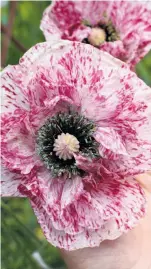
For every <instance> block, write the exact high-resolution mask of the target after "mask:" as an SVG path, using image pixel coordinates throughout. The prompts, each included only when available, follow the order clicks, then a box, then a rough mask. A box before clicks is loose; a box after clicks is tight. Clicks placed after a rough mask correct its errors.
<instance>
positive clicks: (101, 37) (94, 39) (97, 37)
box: [88, 27, 106, 47]
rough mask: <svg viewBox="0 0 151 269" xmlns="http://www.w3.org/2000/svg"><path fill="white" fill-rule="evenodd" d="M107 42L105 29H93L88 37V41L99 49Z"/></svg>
mask: <svg viewBox="0 0 151 269" xmlns="http://www.w3.org/2000/svg"><path fill="white" fill-rule="evenodd" d="M105 40H106V33H105V31H104V30H103V29H101V28H98V27H95V28H92V30H91V33H90V34H89V36H88V41H89V42H90V44H91V45H93V46H95V47H99V46H100V45H101V44H102V43H104V41H105Z"/></svg>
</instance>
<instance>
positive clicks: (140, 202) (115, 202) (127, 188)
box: [32, 178, 146, 250]
mask: <svg viewBox="0 0 151 269" xmlns="http://www.w3.org/2000/svg"><path fill="white" fill-rule="evenodd" d="M85 190H86V191H88V192H89V194H90V196H91V200H90V201H89V202H88V201H87V200H86V199H84V197H83V195H82V196H81V197H79V199H78V200H77V201H75V202H73V205H72V211H71V209H70V211H69V213H68V214H67V212H66V213H65V211H64V212H63V213H62V214H60V218H61V220H62V221H64V214H67V215H66V217H67V216H68V217H69V216H70V222H69V223H70V226H71V225H73V226H75V229H73V232H71V227H69V226H68V228H69V229H67V228H66V229H65V232H64V229H62V230H61V229H55V228H54V224H55V223H54V221H53V223H52V218H51V217H50V215H51V214H50V212H48V211H46V210H45V209H44V207H42V205H41V204H40V203H39V202H37V203H35V202H32V207H33V209H34V211H35V214H36V215H37V218H38V222H39V223H40V225H41V227H42V229H43V231H44V234H45V236H46V238H47V240H48V241H49V242H50V243H52V244H54V245H55V246H57V247H61V248H65V249H67V250H72V249H76V248H83V247H91V246H98V245H99V244H100V242H101V241H103V240H106V239H109V240H111V239H115V238H116V237H119V236H120V235H121V234H122V233H123V232H127V231H128V230H129V229H132V228H133V227H135V225H136V224H137V222H138V221H139V220H140V218H142V217H143V216H144V214H145V203H146V200H145V197H144V193H143V191H142V189H141V188H140V186H139V185H138V183H136V181H135V180H133V179H130V178H129V179H127V180H124V181H123V182H122V183H120V182H119V181H112V182H105V180H103V181H99V182H98V184H96V185H95V184H93V185H91V183H89V184H88V183H87V182H85ZM111 205H112V206H111ZM70 206H71V205H70ZM119 208H120V209H119ZM73 209H74V210H73ZM66 210H67V211H68V210H69V208H68V207H67V208H66ZM76 212H78V214H77V216H76V215H75V214H76ZM72 217H74V222H71V219H72ZM77 218H78V225H79V226H81V227H83V228H84V227H87V229H86V230H85V229H84V230H83V231H82V232H81V233H80V232H79V229H77V227H76V225H77ZM99 220H100V222H99ZM68 231H69V232H70V233H68ZM76 231H77V233H76ZM86 235H87V236H86ZM88 235H89V236H88ZM80 237H81V240H80ZM54 238H56V242H54ZM94 238H95V240H94ZM96 238H98V239H97V240H96ZM79 240H80V241H79ZM78 241H79V243H77V242H78ZM77 244H78V245H77Z"/></svg>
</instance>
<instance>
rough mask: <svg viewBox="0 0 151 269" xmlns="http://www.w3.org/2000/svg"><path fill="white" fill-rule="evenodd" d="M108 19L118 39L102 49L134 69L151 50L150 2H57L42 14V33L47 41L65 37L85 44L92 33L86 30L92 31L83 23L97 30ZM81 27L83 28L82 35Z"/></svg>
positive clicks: (107, 43) (106, 44) (103, 45)
mask: <svg viewBox="0 0 151 269" xmlns="http://www.w3.org/2000/svg"><path fill="white" fill-rule="evenodd" d="M119 10H120V12H119ZM106 20H107V21H109V20H110V21H111V22H112V24H113V26H114V27H115V29H116V32H117V33H118V35H119V40H117V41H112V42H105V43H104V44H102V45H101V46H100V49H101V50H104V51H107V52H109V53H111V54H112V55H113V56H114V57H117V58H119V59H121V60H123V61H125V62H127V63H128V64H129V65H130V67H131V68H132V69H134V66H135V65H136V63H138V62H139V61H140V59H141V58H142V57H144V56H145V54H147V53H148V52H149V50H150V49H151V26H150V25H151V8H150V4H149V1H144V2H140V1H139V2H138V1H135V3H134V2H131V1H55V2H54V3H53V5H50V6H49V7H48V8H47V9H46V10H45V12H44V14H43V18H42V21H41V30H42V31H43V33H44V35H45V37H46V40H50V39H55V40H56V39H58V40H59V39H61V38H62V39H68V40H72V41H75V40H77V41H81V42H82V41H83V39H85V38H87V37H88V34H89V32H88V33H87V30H86V28H87V29H88V31H90V30H91V28H90V27H89V26H85V25H84V23H83V21H87V22H88V24H91V25H92V26H93V27H96V25H97V24H98V23H99V22H103V23H105V22H106ZM79 24H80V25H81V28H84V31H83V32H82V31H81V30H80V25H79ZM77 29H78V30H77ZM81 33H82V34H81Z"/></svg>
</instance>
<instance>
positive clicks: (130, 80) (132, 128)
mask: <svg viewBox="0 0 151 269" xmlns="http://www.w3.org/2000/svg"><path fill="white" fill-rule="evenodd" d="M71 6H72V5H71ZM2 90H3V92H2V93H3V96H2V97H3V98H2V106H3V109H4V110H3V111H2V124H1V126H2V128H1V139H2V143H1V145H2V150H1V158H2V166H3V167H2V179H1V184H2V196H25V197H28V198H29V199H30V202H31V206H32V207H33V209H34V212H35V214H36V216H37V219H38V222H39V223H40V225H41V227H42V229H43V232H44V234H45V236H46V238H47V240H48V241H49V242H50V243H52V244H53V245H55V246H57V247H60V248H64V249H67V250H73V249H79V248H83V247H94V246H98V245H99V244H100V243H101V242H102V241H103V240H106V239H108V240H113V239H115V238H118V237H119V236H120V235H122V234H123V233H125V232H127V231H128V230H130V229H132V228H133V227H135V225H137V223H139V221H140V219H141V218H143V216H144V215H145V210H146V199H145V195H144V192H143V190H142V188H141V187H140V186H139V184H138V183H137V181H136V180H135V178H134V177H135V175H138V174H140V173H144V172H146V171H148V170H150V167H151V136H150V130H151V105H150V101H151V90H150V88H149V87H148V86H147V85H146V84H145V83H144V82H143V81H141V80H140V79H139V78H138V77H137V76H136V74H135V73H133V72H132V71H130V69H129V67H128V65H127V64H125V63H123V62H121V61H120V60H118V59H116V58H113V57H112V56H111V55H109V54H108V53H106V52H104V51H100V50H98V49H97V48H94V47H93V46H91V45H89V44H83V43H81V42H77V41H75V42H71V41H63V40H62V41H57V43H56V42H55V41H51V42H45V43H41V44H37V45H36V46H34V47H33V48H31V49H30V50H29V51H28V52H27V53H26V54H25V55H24V56H23V57H22V58H21V60H20V62H19V64H18V65H17V66H8V67H7V68H6V69H4V70H3V72H2ZM23 101H24V102H23ZM60 136H61V138H62V139H61V140H60V139H59V140H58V138H59V137H60ZM56 153H57V154H56ZM59 156H60V157H61V156H63V157H64V158H59ZM134 208H135V210H134Z"/></svg>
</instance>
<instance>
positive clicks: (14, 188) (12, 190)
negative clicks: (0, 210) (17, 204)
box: [1, 166, 25, 197]
mask: <svg viewBox="0 0 151 269" xmlns="http://www.w3.org/2000/svg"><path fill="white" fill-rule="evenodd" d="M23 181H25V178H24V177H23V176H22V175H20V174H18V173H14V172H10V171H9V170H7V169H6V168H4V167H3V166H2V167H1V196H2V197H10V196H11V197H12V196H13V197H25V195H23V194H22V193H20V191H19V190H18V187H19V185H20V184H21V183H22V182H23Z"/></svg>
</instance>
